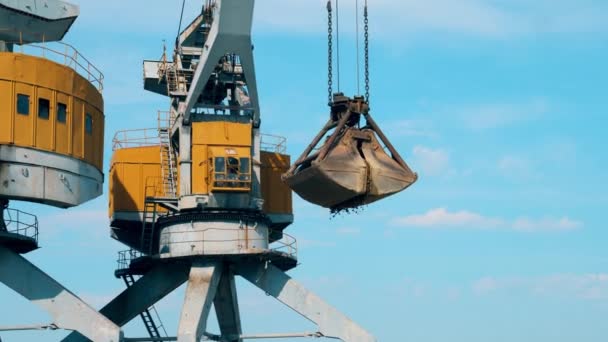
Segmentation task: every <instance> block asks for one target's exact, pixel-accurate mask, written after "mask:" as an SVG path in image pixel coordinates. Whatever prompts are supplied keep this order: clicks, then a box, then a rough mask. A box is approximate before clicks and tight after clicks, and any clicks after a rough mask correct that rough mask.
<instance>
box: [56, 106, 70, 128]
mask: <svg viewBox="0 0 608 342" xmlns="http://www.w3.org/2000/svg"><path fill="white" fill-rule="evenodd" d="M57 122H61V123H66V122H68V106H67V105H66V104H65V103H61V102H59V103H58V104H57Z"/></svg>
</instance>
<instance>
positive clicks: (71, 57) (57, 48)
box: [0, 29, 104, 92]
mask: <svg viewBox="0 0 608 342" xmlns="http://www.w3.org/2000/svg"><path fill="white" fill-rule="evenodd" d="M7 31H8V32H10V33H12V34H13V35H14V36H20V37H23V32H16V31H15V30H13V29H0V32H4V33H6V32H7ZM39 40H40V41H43V42H42V43H29V44H28V42H27V41H25V40H24V39H19V40H17V41H4V43H6V44H8V45H12V46H13V52H14V53H22V54H27V55H32V56H36V57H41V58H44V59H48V60H50V61H53V62H55V63H58V64H61V65H65V66H67V67H68V68H70V69H72V70H74V71H76V72H77V73H78V74H80V75H81V76H83V77H84V78H86V79H87V81H89V82H91V83H92V84H93V85H94V86H95V87H96V88H97V89H98V90H99V92H102V91H103V79H104V76H103V73H102V72H101V71H100V70H99V69H98V68H97V67H96V66H95V65H93V63H91V62H90V61H89V60H88V59H87V58H86V57H84V56H83V55H82V54H81V53H80V52H78V50H77V49H76V48H75V47H73V46H72V45H70V44H67V43H64V42H57V41H54V42H44V35H40V39H39Z"/></svg>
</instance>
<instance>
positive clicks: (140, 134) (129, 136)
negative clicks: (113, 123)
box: [112, 128, 160, 151]
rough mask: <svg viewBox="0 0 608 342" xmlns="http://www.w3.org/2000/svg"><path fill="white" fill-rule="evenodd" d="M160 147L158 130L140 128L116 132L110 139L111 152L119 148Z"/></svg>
mask: <svg viewBox="0 0 608 342" xmlns="http://www.w3.org/2000/svg"><path fill="white" fill-rule="evenodd" d="M145 146H160V134H159V132H158V128H142V129H130V130H124V131H118V132H116V134H114V138H113V139H112V150H113V151H116V150H119V149H121V148H131V147H145Z"/></svg>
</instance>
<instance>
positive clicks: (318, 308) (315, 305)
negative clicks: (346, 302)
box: [237, 263, 376, 342]
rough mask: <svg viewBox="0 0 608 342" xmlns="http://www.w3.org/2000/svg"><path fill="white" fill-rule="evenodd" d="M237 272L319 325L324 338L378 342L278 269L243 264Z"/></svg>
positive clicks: (270, 266) (268, 266) (348, 341)
mask: <svg viewBox="0 0 608 342" xmlns="http://www.w3.org/2000/svg"><path fill="white" fill-rule="evenodd" d="M237 273H238V274H239V275H241V276H242V277H244V278H245V279H247V280H248V281H249V282H251V283H252V284H254V285H255V286H257V287H258V288H260V289H261V290H263V291H264V292H266V293H267V294H268V295H270V296H273V297H275V298H276V299H278V300H279V301H280V302H281V303H283V304H285V305H287V306H288V307H290V308H291V309H292V310H294V311H296V312H298V313H299V314H301V315H302V316H304V317H306V318H307V319H309V320H310V321H312V322H313V323H315V324H317V326H318V327H319V332H320V333H321V334H322V336H325V337H329V338H337V339H341V340H342V341H345V342H375V341H376V339H375V338H374V337H373V336H372V335H371V334H370V333H368V332H367V331H365V330H364V329H363V328H361V327H360V326H359V325H357V324H356V323H355V322H353V321H352V320H350V319H349V318H348V317H346V316H344V315H343V314H342V313H340V312H339V311H338V310H336V309H335V308H333V307H332V306H330V305H329V304H327V303H325V302H324V301H323V300H322V299H321V298H320V297H318V296H317V295H315V294H313V293H312V292H310V291H309V290H307V289H306V288H305V287H304V286H302V285H301V284H299V283H298V282H296V281H295V280H293V279H292V278H291V277H289V276H288V275H287V274H285V272H283V271H281V270H280V269H278V268H276V267H275V266H272V265H266V266H265V265H261V264H253V263H252V264H242V265H239V267H238V270H237Z"/></svg>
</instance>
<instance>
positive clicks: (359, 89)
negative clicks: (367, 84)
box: [355, 0, 361, 95]
mask: <svg viewBox="0 0 608 342" xmlns="http://www.w3.org/2000/svg"><path fill="white" fill-rule="evenodd" d="M355 22H356V23H357V33H356V35H357V95H361V73H360V72H361V60H360V55H361V50H360V48H359V0H355Z"/></svg>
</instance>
